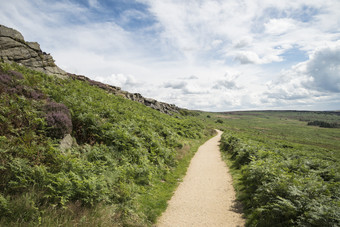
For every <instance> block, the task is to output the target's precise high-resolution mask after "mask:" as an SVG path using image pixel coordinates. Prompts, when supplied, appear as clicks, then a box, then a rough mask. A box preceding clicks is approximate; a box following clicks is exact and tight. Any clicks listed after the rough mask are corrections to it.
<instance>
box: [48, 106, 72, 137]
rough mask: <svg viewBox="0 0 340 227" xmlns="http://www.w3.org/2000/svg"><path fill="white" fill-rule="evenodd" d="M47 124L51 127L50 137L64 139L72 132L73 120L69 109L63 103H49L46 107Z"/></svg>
mask: <svg viewBox="0 0 340 227" xmlns="http://www.w3.org/2000/svg"><path fill="white" fill-rule="evenodd" d="M45 111H46V122H47V125H48V126H49V127H50V130H49V133H50V134H49V136H51V137H53V138H62V137H64V136H65V135H66V134H69V133H71V132H72V120H71V114H70V111H69V109H68V108H67V107H66V106H65V105H64V104H62V103H56V102H49V103H47V104H46V105H45Z"/></svg>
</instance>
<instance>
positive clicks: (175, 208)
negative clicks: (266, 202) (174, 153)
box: [156, 131, 245, 227]
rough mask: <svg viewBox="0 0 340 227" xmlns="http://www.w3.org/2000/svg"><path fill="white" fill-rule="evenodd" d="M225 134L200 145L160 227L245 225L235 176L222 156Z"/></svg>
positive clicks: (161, 220)
mask: <svg viewBox="0 0 340 227" xmlns="http://www.w3.org/2000/svg"><path fill="white" fill-rule="evenodd" d="M221 134H222V132H221V131H218V134H217V136H215V137H213V138H212V139H210V140H208V141H207V142H206V143H204V144H203V145H202V146H200V148H199V149H198V151H197V153H196V154H195V156H194V157H193V159H192V160H191V163H190V166H189V168H188V171H187V174H186V176H185V177H184V179H183V182H182V183H181V184H180V185H179V186H178V188H177V190H176V192H175V193H174V195H173V197H172V198H171V200H170V201H169V203H168V204H169V205H168V208H167V210H166V211H165V212H164V213H163V215H162V216H161V217H160V219H159V220H158V223H157V224H156V226H158V227H163V226H171V227H182V226H183V227H186V226H223V227H227V226H244V223H245V221H244V219H243V218H242V214H241V213H240V211H239V209H238V207H239V206H238V204H237V203H236V202H235V191H234V188H233V185H232V178H231V175H230V174H229V172H228V168H227V166H226V165H225V163H224V162H223V161H222V159H221V154H220V151H219V146H218V145H219V141H220V139H221Z"/></svg>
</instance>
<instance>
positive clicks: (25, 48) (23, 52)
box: [0, 25, 67, 77]
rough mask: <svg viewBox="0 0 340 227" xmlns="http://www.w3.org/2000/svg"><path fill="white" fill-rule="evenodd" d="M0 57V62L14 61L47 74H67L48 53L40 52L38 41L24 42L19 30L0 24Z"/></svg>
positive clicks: (61, 75)
mask: <svg viewBox="0 0 340 227" xmlns="http://www.w3.org/2000/svg"><path fill="white" fill-rule="evenodd" d="M0 58H1V61H2V62H6V63H11V62H16V63H18V64H21V65H24V66H26V67H28V68H31V69H34V70H37V71H40V72H43V73H46V74H49V75H51V74H53V75H57V76H60V77H63V76H66V74H67V73H66V72H65V71H64V70H62V69H60V68H59V67H58V66H56V64H55V63H54V60H53V58H52V56H51V55H50V54H46V53H45V52H42V50H41V49H40V45H39V44H38V43H36V42H26V41H25V39H24V37H23V36H22V35H21V34H20V32H18V31H16V30H14V29H12V28H8V27H5V26H3V25H0Z"/></svg>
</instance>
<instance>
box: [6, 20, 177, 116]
mask: <svg viewBox="0 0 340 227" xmlns="http://www.w3.org/2000/svg"><path fill="white" fill-rule="evenodd" d="M0 60H1V61H2V62H6V63H12V62H16V63H18V64H21V65H24V66H26V67H28V68H31V69H34V70H37V71H40V72H43V73H46V74H49V75H56V76H58V77H61V78H68V77H71V78H72V79H75V80H82V81H87V82H88V83H89V84H91V85H92V86H96V87H100V88H102V89H104V90H106V91H108V92H109V93H112V94H115V95H120V96H123V97H124V98H127V99H130V100H133V101H136V102H139V103H142V104H144V105H146V106H148V107H150V108H152V109H155V110H158V111H160V112H161V113H165V114H169V115H172V114H173V113H179V110H180V108H178V107H177V106H175V105H173V104H168V103H164V102H158V101H157V100H154V99H150V98H144V97H143V96H142V95H141V94H138V93H129V92H127V91H123V90H121V89H120V88H119V87H116V86H112V85H108V84H104V83H101V82H98V81H94V80H91V79H89V78H87V77H85V76H80V75H75V74H70V73H67V72H65V71H64V70H62V69H60V68H59V67H58V66H57V65H56V64H55V63H54V60H53V58H52V56H51V55H50V54H46V53H45V52H43V51H42V50H41V49H40V45H39V44H38V43H37V42H26V41H25V39H24V37H23V36H22V34H21V33H20V32H18V31H16V30H14V29H12V28H8V27H5V26H3V25H0Z"/></svg>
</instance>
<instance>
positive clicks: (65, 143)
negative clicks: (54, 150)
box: [59, 134, 73, 152]
mask: <svg viewBox="0 0 340 227" xmlns="http://www.w3.org/2000/svg"><path fill="white" fill-rule="evenodd" d="M72 145H73V138H72V136H71V135H70V134H67V135H66V136H65V137H64V138H63V139H62V140H61V141H60V146H59V147H60V150H61V151H63V152H65V151H66V150H67V149H70V148H71V147H72Z"/></svg>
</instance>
